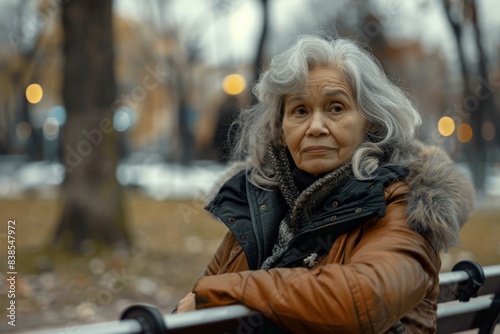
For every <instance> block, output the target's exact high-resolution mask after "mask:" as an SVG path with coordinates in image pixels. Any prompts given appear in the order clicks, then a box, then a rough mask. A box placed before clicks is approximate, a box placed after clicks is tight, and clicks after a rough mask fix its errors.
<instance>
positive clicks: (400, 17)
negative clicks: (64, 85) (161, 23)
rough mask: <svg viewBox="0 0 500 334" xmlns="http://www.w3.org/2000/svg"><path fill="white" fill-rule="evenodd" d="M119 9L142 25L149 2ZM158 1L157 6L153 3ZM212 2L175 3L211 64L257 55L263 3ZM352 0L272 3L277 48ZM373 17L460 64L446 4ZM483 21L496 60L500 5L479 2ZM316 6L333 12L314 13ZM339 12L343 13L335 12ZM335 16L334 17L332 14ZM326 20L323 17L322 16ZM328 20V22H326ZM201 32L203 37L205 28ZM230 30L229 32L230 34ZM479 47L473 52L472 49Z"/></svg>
mask: <svg viewBox="0 0 500 334" xmlns="http://www.w3.org/2000/svg"><path fill="white" fill-rule="evenodd" d="M115 1H116V2H115V5H116V9H117V11H118V12H119V13H121V14H122V15H125V16H129V17H133V18H136V19H138V20H140V19H141V16H142V15H144V11H141V10H138V9H137V7H136V6H138V5H139V4H141V3H143V2H136V1H135V0H115ZM153 2H154V1H153ZM213 2H214V1H207V0H173V2H172V3H173V4H174V6H173V8H172V9H171V10H170V12H174V13H175V16H176V20H178V22H179V23H180V24H181V25H182V26H184V27H186V29H185V33H186V34H191V35H193V36H199V37H200V38H201V44H202V46H203V47H204V54H205V56H206V59H207V60H208V61H209V62H213V63H217V62H226V61H235V62H238V61H249V60H251V59H253V57H254V56H255V52H256V47H257V40H258V36H259V33H260V29H261V7H260V1H258V0H231V1H220V2H222V3H224V2H225V3H230V5H229V6H227V7H225V8H226V9H227V14H225V15H223V14H221V15H219V16H215V17H214V16H213V13H212V11H211V10H210V7H209V6H210V5H211V4H212V3H213ZM350 3H352V2H349V0H340V1H331V0H270V4H271V10H270V16H271V31H272V32H273V33H275V34H276V35H278V36H283V37H284V38H280V39H278V40H275V41H274V44H273V45H271V47H272V48H274V49H275V50H280V49H282V48H283V47H285V46H286V44H288V43H289V39H291V38H292V37H293V35H287V33H286V32H287V31H291V32H293V31H294V27H295V26H297V25H303V26H307V24H308V22H309V23H310V24H311V25H310V29H314V25H313V23H314V21H316V22H317V23H326V22H328V21H327V20H329V18H330V13H333V12H335V11H338V10H340V9H341V7H342V6H346V5H347V4H350ZM371 3H373V5H372V7H371V8H370V9H369V10H370V11H371V12H372V13H374V14H376V15H378V16H379V17H381V18H382V20H383V21H382V24H383V27H384V28H385V29H386V31H387V32H389V33H390V34H392V35H393V36H397V37H401V38H411V39H416V40H422V41H423V43H424V44H425V45H428V46H429V47H435V48H441V49H442V50H443V51H444V52H445V54H446V55H447V56H448V57H449V58H450V60H452V61H455V60H456V52H455V50H456V45H455V42H454V39H453V36H452V33H451V30H450V27H449V25H448V22H447V21H446V17H445V16H444V12H443V9H442V5H441V1H435V0H409V1H398V0H373V1H372V2H371ZM477 3H478V10H479V18H480V20H481V25H482V26H483V27H487V29H483V35H484V43H485V47H486V49H487V51H488V53H489V55H490V57H491V56H492V55H494V56H495V57H497V54H498V50H497V49H494V48H496V47H498V46H497V45H498V42H499V39H498V36H499V34H500V16H499V15H498V13H500V1H498V0H477ZM310 4H314V5H316V6H322V7H323V8H327V10H324V11H320V12H319V13H315V14H314V16H313V13H311V12H309V9H308V8H309V7H310ZM335 7H337V8H335ZM329 12H330V13H329ZM322 15H323V16H322ZM322 21H323V22H322ZM199 27H201V29H202V30H201V33H200V31H199V30H200V28H199ZM228 28H229V29H228ZM472 49H473V48H471V50H472Z"/></svg>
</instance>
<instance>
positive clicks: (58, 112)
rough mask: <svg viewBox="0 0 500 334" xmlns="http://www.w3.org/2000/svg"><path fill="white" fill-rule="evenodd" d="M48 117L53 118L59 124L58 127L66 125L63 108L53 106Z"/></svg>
mask: <svg viewBox="0 0 500 334" xmlns="http://www.w3.org/2000/svg"><path fill="white" fill-rule="evenodd" d="M48 116H49V117H54V118H55V119H57V121H58V122H59V125H64V123H66V108H64V107H63V106H55V107H54V108H52V109H51V110H50V111H49V115H48Z"/></svg>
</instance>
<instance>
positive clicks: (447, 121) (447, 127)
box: [438, 116, 455, 137]
mask: <svg viewBox="0 0 500 334" xmlns="http://www.w3.org/2000/svg"><path fill="white" fill-rule="evenodd" d="M438 131H439V133H440V134H441V136H444V137H448V136H451V134H452V133H453V131H455V121H454V120H453V118H451V117H448V116H443V117H441V118H440V119H439V122H438Z"/></svg>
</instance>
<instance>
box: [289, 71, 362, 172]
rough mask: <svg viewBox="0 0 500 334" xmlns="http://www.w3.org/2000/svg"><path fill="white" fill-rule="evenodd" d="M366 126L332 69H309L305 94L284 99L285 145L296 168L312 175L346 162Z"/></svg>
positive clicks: (349, 91) (352, 98)
mask: <svg viewBox="0 0 500 334" xmlns="http://www.w3.org/2000/svg"><path fill="white" fill-rule="evenodd" d="M366 125H367V121H366V119H365V118H364V116H363V115H362V114H361V112H360V111H359V109H358V106H357V105H356V100H355V97H354V95H353V92H352V89H351V87H349V84H348V83H347V82H346V81H345V80H344V78H343V76H342V75H341V74H340V73H339V71H337V70H336V69H335V68H330V67H319V68H315V69H312V70H310V72H309V81H308V83H307V87H306V89H305V91H303V92H300V93H297V94H291V95H285V97H284V116H283V134H284V137H285V143H286V145H287V146H288V149H289V150H290V153H291V155H292V157H293V161H294V162H295V164H296V165H297V167H298V168H300V169H301V170H303V171H306V172H308V173H311V174H313V175H318V174H322V173H326V172H330V171H332V170H334V169H335V168H337V167H339V166H341V165H342V164H344V163H345V162H347V161H348V160H350V158H351V156H352V154H353V152H354V149H355V148H356V147H357V146H358V145H359V144H360V143H361V142H362V140H363V138H364V134H365V131H366Z"/></svg>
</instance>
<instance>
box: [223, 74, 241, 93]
mask: <svg viewBox="0 0 500 334" xmlns="http://www.w3.org/2000/svg"><path fill="white" fill-rule="evenodd" d="M246 86H247V83H246V80H245V78H244V77H243V76H242V75H241V74H229V75H228V76H226V77H225V78H224V80H223V81H222V89H223V90H224V92H225V93H226V94H229V95H238V94H240V93H241V92H243V91H244V90H245V88H246Z"/></svg>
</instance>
